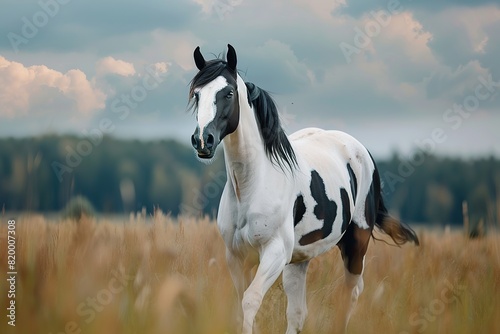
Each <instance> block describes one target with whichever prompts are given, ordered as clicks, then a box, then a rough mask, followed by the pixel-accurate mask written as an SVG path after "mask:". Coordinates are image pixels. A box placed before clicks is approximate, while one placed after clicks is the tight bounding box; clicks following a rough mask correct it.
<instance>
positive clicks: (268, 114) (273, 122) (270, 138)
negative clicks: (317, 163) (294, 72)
mask: <svg viewBox="0 0 500 334" xmlns="http://www.w3.org/2000/svg"><path fill="white" fill-rule="evenodd" d="M245 85H246V87H247V97H248V104H249V105H250V106H252V107H253V108H254V111H255V115H256V117H257V122H258V124H259V128H260V133H261V135H262V139H263V141H264V147H265V150H266V154H267V156H268V157H269V159H270V160H271V161H272V162H275V163H276V164H277V165H278V166H279V167H280V168H281V169H282V170H284V169H285V167H287V168H288V169H290V171H291V172H293V170H294V168H296V167H297V158H296V156H295V151H294V150H293V147H292V145H291V144H290V141H289V140H288V137H287V135H286V134H285V131H284V130H283V128H282V127H281V122H280V118H279V114H278V109H277V108H276V103H275V102H274V100H273V98H272V97H271V95H269V93H268V92H266V91H265V90H263V89H262V88H260V87H257V86H256V85H254V84H253V83H251V82H245Z"/></svg>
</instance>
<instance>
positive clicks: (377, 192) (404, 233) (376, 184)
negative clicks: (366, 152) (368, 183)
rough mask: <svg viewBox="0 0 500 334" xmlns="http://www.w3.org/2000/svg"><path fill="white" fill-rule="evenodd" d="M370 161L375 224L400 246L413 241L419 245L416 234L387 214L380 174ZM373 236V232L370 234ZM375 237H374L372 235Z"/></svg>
mask: <svg viewBox="0 0 500 334" xmlns="http://www.w3.org/2000/svg"><path fill="white" fill-rule="evenodd" d="M372 161H373V164H374V167H375V170H374V172H373V180H372V181H373V183H372V187H373V188H372V189H371V191H373V194H374V197H375V198H374V200H375V201H374V202H375V203H374V206H375V207H376V217H375V226H377V227H378V228H379V229H381V230H382V231H384V232H385V233H386V234H387V235H389V236H390V237H391V239H392V240H393V241H394V242H395V243H396V245H398V246H401V245H403V244H405V243H406V242H411V241H413V242H414V243H415V244H416V245H417V246H418V245H420V242H419V241H418V237H417V234H416V233H415V231H413V230H412V229H411V227H409V226H408V225H406V224H405V223H403V222H401V221H399V220H397V219H396V218H394V217H392V216H391V215H389V212H388V210H387V208H386V207H385V205H384V199H383V197H382V189H381V186H380V176H379V173H378V170H377V166H376V165H375V161H374V160H373V157H372ZM377 197H378V198H377ZM372 237H373V234H372ZM373 238H374V239H375V237H373Z"/></svg>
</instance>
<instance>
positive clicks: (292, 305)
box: [283, 261, 309, 334]
mask: <svg viewBox="0 0 500 334" xmlns="http://www.w3.org/2000/svg"><path fill="white" fill-rule="evenodd" d="M308 266H309V261H304V262H299V263H291V264H288V265H286V266H285V269H284V270H283V287H284V289H285V292H286V296H287V300H288V305H287V308H286V318H287V322H288V327H287V330H286V333H287V334H295V333H300V331H302V327H303V326H304V321H305V319H306V316H307V304H306V274H307V268H308Z"/></svg>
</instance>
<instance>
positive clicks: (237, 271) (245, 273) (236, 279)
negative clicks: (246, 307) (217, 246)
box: [226, 248, 251, 327]
mask: <svg viewBox="0 0 500 334" xmlns="http://www.w3.org/2000/svg"><path fill="white" fill-rule="evenodd" d="M226 262H227V265H228V268H229V273H230V274H231V279H232V281H233V285H234V287H235V289H236V293H237V295H238V303H240V302H241V299H242V298H243V293H244V292H245V290H246V289H247V288H248V285H249V284H250V280H251V268H250V267H249V266H248V265H246V263H245V259H244V258H242V257H241V256H238V255H236V254H234V253H233V252H232V251H231V250H229V249H228V248H226ZM240 305H241V304H240ZM241 311H242V310H241V308H240V307H238V316H237V323H238V327H239V326H240V325H241V323H242V312H241Z"/></svg>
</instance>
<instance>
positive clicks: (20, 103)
mask: <svg viewBox="0 0 500 334" xmlns="http://www.w3.org/2000/svg"><path fill="white" fill-rule="evenodd" d="M0 86H2V90H1V91H0V104H1V105H2V108H1V114H0V115H1V116H4V117H15V116H17V115H26V114H30V113H34V114H39V113H48V112H54V111H59V109H60V108H61V107H62V106H64V107H68V105H70V106H72V107H73V108H74V110H76V111H77V112H78V113H79V114H81V115H89V114H91V113H92V112H94V111H95V110H97V109H102V108H104V105H105V99H106V95H105V94H104V93H103V92H101V91H100V90H99V89H97V88H96V87H95V85H94V83H92V82H91V81H89V80H88V79H87V77H86V75H85V73H83V72H82V71H81V70H78V69H72V70H69V71H67V72H66V73H61V72H58V71H56V70H53V69H50V68H48V67H47V66H44V65H34V66H29V67H25V66H24V65H23V64H21V63H18V62H14V61H9V60H7V59H6V58H4V57H2V56H0Z"/></svg>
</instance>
